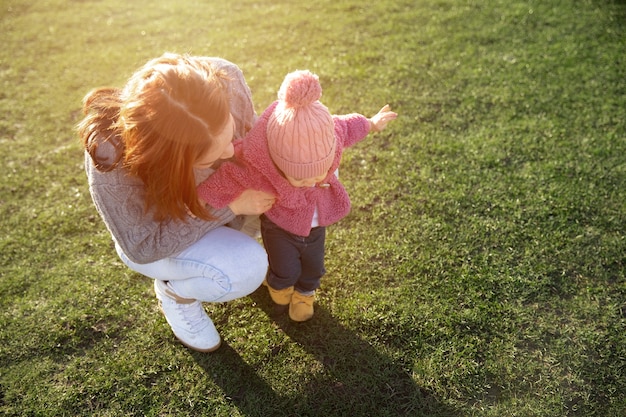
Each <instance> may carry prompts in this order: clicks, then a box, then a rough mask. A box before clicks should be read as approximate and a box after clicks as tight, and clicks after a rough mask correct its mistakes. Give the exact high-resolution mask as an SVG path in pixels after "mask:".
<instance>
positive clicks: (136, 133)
mask: <svg viewBox="0 0 626 417" xmlns="http://www.w3.org/2000/svg"><path fill="white" fill-rule="evenodd" d="M227 81H228V79H227V76H226V75H225V73H223V72H221V71H219V70H216V69H214V68H212V67H211V66H210V65H207V64H204V63H202V62H200V61H199V60H197V59H194V58H193V57H189V56H184V55H174V54H165V55H163V56H161V57H160V58H156V59H154V60H152V61H150V62H148V63H147V64H146V65H144V66H143V67H142V68H141V69H139V70H138V71H137V72H136V73H135V74H134V75H133V76H132V77H131V79H130V80H129V81H128V83H127V84H126V86H125V88H124V89H123V90H122V91H119V90H111V89H100V90H96V92H95V93H93V92H92V93H90V94H91V96H90V95H88V96H87V97H86V99H85V109H86V113H87V114H88V116H87V117H86V118H85V120H83V122H81V125H79V132H80V133H81V136H82V137H83V142H84V144H85V147H86V149H87V150H88V151H90V146H89V143H90V139H89V138H90V137H92V136H93V129H90V128H89V122H87V119H88V118H89V112H88V110H91V111H94V110H95V113H96V114H98V115H100V116H101V117H102V118H104V119H105V120H109V121H111V120H114V121H115V122H114V123H113V122H110V123H109V124H110V125H111V126H110V127H107V128H106V129H104V130H100V132H112V133H111V134H110V135H109V136H112V137H113V138H118V139H119V141H120V143H122V144H123V156H122V157H121V159H120V161H119V162H121V163H122V164H123V166H124V167H125V168H126V169H127V170H128V172H129V173H130V174H131V175H133V176H136V177H138V178H140V179H141V180H142V181H143V183H144V185H145V196H144V198H145V203H146V211H148V210H150V209H152V210H153V213H154V217H155V220H157V221H163V220H167V219H180V220H184V219H185V218H187V215H188V214H189V213H191V214H193V215H195V216H197V217H200V218H203V219H210V218H211V216H210V215H209V213H208V212H207V210H206V209H205V208H204V206H203V205H202V204H201V203H200V202H199V201H198V197H197V193H196V182H195V175H194V164H195V162H196V161H197V160H198V159H199V158H200V157H201V156H202V155H204V154H206V152H207V151H209V149H210V148H211V146H212V145H213V141H214V138H215V136H216V135H218V134H219V133H221V132H222V131H223V129H224V128H225V126H226V124H227V122H228V120H229V117H230V107H229V96H228V91H227ZM94 97H95V98H94ZM98 107H104V108H105V109H106V111H103V110H102V109H101V108H98ZM95 118H96V117H94V116H92V117H91V119H92V123H93V119H95ZM104 124H105V123H103V124H102V125H104ZM89 130H92V133H91V135H88V133H89ZM116 135H117V136H116ZM104 136H105V140H111V139H110V137H109V138H107V134H106V133H105V135H104ZM91 142H93V140H91ZM114 144H115V142H114ZM95 146H96V149H97V145H95ZM90 154H91V155H92V157H94V154H93V153H91V152H90ZM96 166H98V165H97V163H96Z"/></svg>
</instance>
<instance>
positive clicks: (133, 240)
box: [85, 57, 256, 264]
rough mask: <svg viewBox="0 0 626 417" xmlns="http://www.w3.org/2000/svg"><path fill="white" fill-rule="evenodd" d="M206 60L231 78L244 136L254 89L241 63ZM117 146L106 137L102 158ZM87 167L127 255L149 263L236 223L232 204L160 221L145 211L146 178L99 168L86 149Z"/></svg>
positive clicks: (251, 118)
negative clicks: (204, 215) (204, 216)
mask: <svg viewBox="0 0 626 417" xmlns="http://www.w3.org/2000/svg"><path fill="white" fill-rule="evenodd" d="M203 61H205V62H206V64H207V65H215V66H217V67H218V68H220V69H222V70H224V71H226V72H227V73H228V75H229V77H230V82H229V87H228V88H229V92H230V111H231V113H232V115H233V118H234V120H235V129H236V132H235V138H242V137H244V136H245V134H246V132H247V131H248V130H250V128H251V127H252V125H253V124H254V122H255V120H256V114H255V112H254V107H253V105H252V94H251V93H250V89H249V88H248V86H247V84H246V82H245V79H244V77H243V74H242V72H241V70H240V69H239V67H237V66H236V65H234V64H232V63H231V62H228V61H226V60H223V59H221V58H208V57H207V58H203ZM116 152H117V151H116V149H115V148H114V147H113V146H112V145H110V144H108V143H106V142H104V143H102V144H101V145H100V146H99V147H98V155H97V156H98V159H101V158H102V159H107V158H109V160H111V161H114V160H115V157H116ZM85 171H86V173H87V178H88V182H89V192H90V194H91V197H92V199H93V202H94V204H95V206H96V209H97V210H98V213H99V214H100V216H101V217H102V220H103V221H104V224H105V225H106V227H107V229H108V231H109V232H110V234H111V236H112V237H113V241H114V242H115V243H117V245H118V246H119V247H120V248H121V249H122V251H123V252H124V254H125V255H126V256H128V258H129V259H130V260H131V261H133V262H136V263H140V264H145V263H150V262H155V261H157V260H160V259H163V258H167V257H170V256H173V255H176V254H178V253H179V252H181V251H183V250H184V249H186V248H188V247H189V246H190V245H192V244H193V243H195V242H197V241H198V240H199V239H200V238H201V237H202V236H204V235H205V234H206V233H207V232H209V231H210V230H213V229H215V228H217V227H220V226H223V225H225V224H228V223H230V224H235V223H237V221H236V220H240V219H236V216H235V215H234V214H233V212H232V211H231V210H230V209H229V208H228V207H224V206H223V207H220V208H219V209H214V210H212V211H211V214H212V215H213V216H214V217H215V220H214V221H204V220H201V219H198V218H192V217H188V218H187V219H186V221H180V220H166V221H163V222H156V221H155V220H154V217H153V213H152V212H148V213H146V212H145V201H144V185H143V182H142V181H141V180H140V179H139V178H137V177H133V176H131V175H130V174H129V173H128V172H127V171H126V170H125V169H124V168H123V167H122V166H121V164H120V165H118V166H117V167H116V168H115V169H113V170H112V171H109V172H101V171H98V170H97V169H96V167H95V165H94V161H93V160H92V159H91V157H90V155H89V154H88V153H87V152H85ZM212 172H213V170H212V169H205V170H201V171H200V170H198V171H196V173H195V174H196V184H197V183H199V182H201V181H202V180H204V179H206V178H207V176H209V175H210V174H211V173H212Z"/></svg>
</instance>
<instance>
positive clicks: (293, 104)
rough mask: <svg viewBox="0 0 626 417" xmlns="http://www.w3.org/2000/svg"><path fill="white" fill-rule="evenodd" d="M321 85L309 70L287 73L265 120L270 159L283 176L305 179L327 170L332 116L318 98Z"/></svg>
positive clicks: (330, 156)
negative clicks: (276, 103) (274, 105)
mask: <svg viewBox="0 0 626 417" xmlns="http://www.w3.org/2000/svg"><path fill="white" fill-rule="evenodd" d="M321 97H322V86H321V85H320V82H319V78H318V76H317V75H315V74H313V73H311V72H310V71H306V70H305V71H295V72H292V73H289V74H287V76H286V77H285V79H284V81H283V83H282V85H281V86H280V89H279V91H278V100H279V102H278V105H277V106H276V108H275V109H274V112H273V113H272V114H271V115H270V117H269V119H268V122H267V142H268V147H269V151H270V156H271V157H272V160H273V161H274V163H275V164H276V166H278V168H279V169H280V170H281V171H282V172H283V173H284V174H286V175H288V176H290V177H293V178H296V179H305V178H313V177H318V176H321V175H323V174H326V173H328V171H329V169H330V167H331V166H332V163H333V160H334V157H335V149H336V143H335V130H334V124H333V119H332V116H331V114H330V112H329V111H328V108H326V106H324V105H323V104H322V103H321V102H320V101H319V99H320V98H321Z"/></svg>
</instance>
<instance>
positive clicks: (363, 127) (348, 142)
mask: <svg viewBox="0 0 626 417" xmlns="http://www.w3.org/2000/svg"><path fill="white" fill-rule="evenodd" d="M333 121H334V122H335V133H336V134H337V136H338V137H340V138H342V139H343V146H344V148H348V147H350V146H352V145H354V144H355V143H357V142H360V141H362V140H363V139H365V137H366V136H367V135H368V134H369V132H370V121H369V120H368V118H367V117H365V116H363V115H361V114H358V113H352V114H346V115H341V116H337V115H335V116H333Z"/></svg>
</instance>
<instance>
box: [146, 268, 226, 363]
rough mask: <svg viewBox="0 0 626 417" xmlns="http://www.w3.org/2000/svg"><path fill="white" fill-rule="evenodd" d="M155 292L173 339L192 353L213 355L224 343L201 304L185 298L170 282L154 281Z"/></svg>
mask: <svg viewBox="0 0 626 417" xmlns="http://www.w3.org/2000/svg"><path fill="white" fill-rule="evenodd" d="M154 292H155V293H156V296H157V298H158V299H159V306H160V307H161V311H163V314H164V315H165V319H166V320H167V322H168V323H169V325H170V327H171V328H172V331H173V332H174V335H175V336H176V337H177V338H178V340H180V342H181V343H182V344H183V345H185V346H187V347H188V348H189V349H193V350H197V351H199V352H213V351H214V350H217V348H219V347H220V344H221V343H222V341H221V338H220V334H219V333H218V332H217V329H215V325H214V324H213V322H212V321H211V319H210V318H209V316H208V315H207V313H206V311H204V307H202V303H201V302H200V301H198V300H193V299H189V298H182V297H181V296H179V295H178V294H176V292H175V291H174V289H173V288H172V287H171V286H170V285H169V283H168V282H167V281H161V280H158V279H155V280H154Z"/></svg>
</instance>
